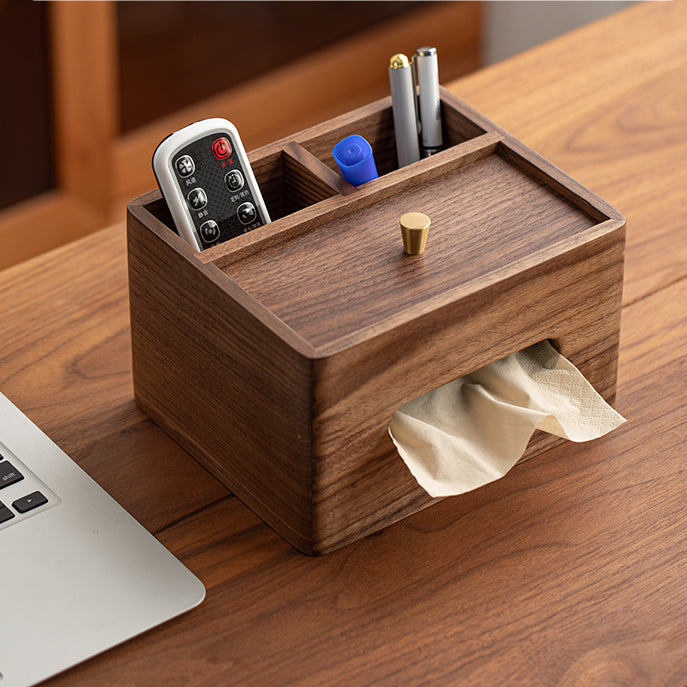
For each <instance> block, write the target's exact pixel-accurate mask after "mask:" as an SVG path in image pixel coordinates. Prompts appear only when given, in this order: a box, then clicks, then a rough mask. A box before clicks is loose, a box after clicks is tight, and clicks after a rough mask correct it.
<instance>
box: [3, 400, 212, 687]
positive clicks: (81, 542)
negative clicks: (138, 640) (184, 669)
mask: <svg viewBox="0 0 687 687" xmlns="http://www.w3.org/2000/svg"><path fill="white" fill-rule="evenodd" d="M0 454H1V456H2V457H1V458H0V589H2V604H1V610H0V619H1V620H0V687H18V686H20V685H22V686H23V685H32V684H35V683H36V682H40V681H41V680H45V679H46V678H48V677H50V676H52V675H55V674H56V673H59V672H61V671H63V670H65V669H67V668H69V667H70V666H73V665H75V664H76V663H79V662H81V661H83V660H85V659H87V658H89V657H91V656H94V655H95V654H98V653H100V652H101V651H104V650H105V649H108V648H110V647H112V646H114V645H116V644H119V643H121V642H123V641H125V640H126V639H129V638H130V637H133V636H134V635H137V634H139V633H141V632H144V631H145V630H148V629H150V628H151V627H154V626H155V625H158V624H159V623H162V622H164V621H166V620H168V619H170V618H172V617H174V616H177V615H179V614H180V613H183V612H184V611H187V610H189V609H190V608H192V607H193V606H196V605H197V604H199V603H200V602H201V601H202V600H203V598H204V597H205V588H204V587H203V585H202V584H201V582H200V580H198V579H197V578H196V577H195V576H194V575H193V574H192V573H191V572H189V570H187V569H186V568H185V567H184V566H183V565H182V564H181V563H180V562H179V561H178V560H177V559H176V558H175V557H174V556H172V554H171V553H169V551H167V549H165V548H164V547H163V546H162V545H161V544H160V543H159V542H158V541H157V539H155V537H153V536H152V535H151V534H150V533H149V532H148V531H147V530H146V529H144V528H143V527H142V526H141V525H140V524H139V523H138V522H136V520H134V518H132V517H131V516H130V515H129V514H128V513H127V512H126V511H125V510H124V509H123V508H122V507H121V506H119V505H118V504H117V502H116V501H114V500H113V499H112V498H111V497H110V496H108V494H107V493H106V492H105V491H103V490H102V489H101V488H100V487H99V486H98V485H97V484H96V483H95V482H94V481H93V480H92V479H91V478H90V477H88V476H87V475H86V473H85V472H83V471H82V470H81V469H80V468H79V467H78V466H77V465H76V463H74V461H72V460H71V459H70V458H69V457H68V456H67V455H66V454H65V453H64V452H63V451H61V450H60V449H59V448H58V447H57V446H56V445H55V444H54V443H53V442H52V441H51V440H50V439H49V438H48V437H47V436H46V435H45V434H43V432H41V431H40V430H39V429H38V428H37V427H36V425H34V424H33V423H32V422H31V421H30V420H29V419H28V418H27V417H26V416H25V415H24V414H23V413H21V412H20V411H19V410H18V409H17V408H16V407H15V406H14V405H13V404H12V403H10V401H8V400H7V398H5V396H3V395H2V394H0Z"/></svg>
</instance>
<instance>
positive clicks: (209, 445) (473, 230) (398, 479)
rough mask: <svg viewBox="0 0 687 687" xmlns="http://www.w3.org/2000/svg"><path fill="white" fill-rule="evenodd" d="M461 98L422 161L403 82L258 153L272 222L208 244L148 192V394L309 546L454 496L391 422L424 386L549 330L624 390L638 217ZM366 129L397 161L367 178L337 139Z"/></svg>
mask: <svg viewBox="0 0 687 687" xmlns="http://www.w3.org/2000/svg"><path fill="white" fill-rule="evenodd" d="M441 97H442V119H443V127H444V143H445V149H444V150H443V151H442V152H441V153H439V154H437V155H434V156H432V157H429V158H427V159H424V160H421V161H420V162H416V163H414V164H412V165H409V166H407V167H404V168H402V169H397V168H396V163H395V146H394V132H393V121H392V114H391V103H390V99H388V98H387V99H384V100H381V101H379V102H376V103H373V104H371V105H369V106H366V107H364V108H361V109H359V110H356V111H354V112H351V113H349V114H346V115H343V116H341V117H338V118H335V119H332V120H330V121H328V122H326V123H324V124H321V125H318V126H316V127H313V128H310V129H307V130H305V131H301V132H300V133H298V134H296V135H295V136H293V137H290V138H288V139H284V140H281V141H277V142H276V143H273V144H270V145H267V146H265V147H263V148H260V149H258V150H255V151H253V152H252V153H251V154H250V155H249V158H250V161H251V164H252V166H253V170H254V172H255V175H256V178H257V180H258V184H259V185H260V188H261V190H262V192H263V196H264V198H265V202H266V204H267V207H268V209H269V211H270V213H271V216H272V219H273V221H272V223H271V224H268V225H266V226H264V227H261V228H259V229H256V230H254V231H252V232H250V233H248V234H245V235H243V236H240V237H238V238H235V239H232V240H230V241H227V242H226V243H223V244H220V245H217V246H214V247H212V248H209V249H207V250H205V251H202V252H200V253H198V252H196V251H194V250H193V249H192V248H191V247H190V246H189V245H188V244H186V243H185V242H184V241H183V240H182V239H181V238H179V237H178V236H177V235H176V234H175V233H174V231H173V230H172V229H170V226H172V224H171V219H170V216H169V213H168V211H167V208H166V205H165V203H164V201H163V200H162V199H161V196H160V193H159V192H158V191H152V192H150V193H147V194H145V195H144V196H141V197H140V198H137V199H136V200H133V201H132V202H131V203H130V204H129V207H128V258H129V280H130V301H131V331H132V346H133V376H134V387H135V394H136V400H137V403H138V405H139V406H140V407H141V409H142V410H143V411H144V412H146V413H147V414H148V415H149V416H150V417H151V418H152V419H153V420H154V421H155V422H156V423H158V424H159V425H160V426H161V427H162V428H163V429H164V430H165V431H167V432H168V433H169V434H170V435H171V436H172V437H173V438H174V439H176V440H177V441H178V442H179V443H180V444H181V445H182V446H183V447H185V448H186V449H187V450H188V451H189V452H190V453H191V454H192V455H193V456H195V458H196V459H197V460H199V461H200V462H201V463H202V464H203V465H204V466H205V467H206V468H208V469H209V470H210V471H211V472H212V473H213V474H214V475H215V476H217V477H218V478H219V479H220V480H221V481H222V482H224V483H225V484H226V485H227V486H228V487H229V488H230V489H231V490H232V491H233V492H234V493H235V494H236V496H238V497H239V498H240V499H241V500H242V501H244V503H246V504H247V505H248V506H249V507H250V508H251V509H253V510H254V511H255V513H257V514H258V515H259V516H260V517H261V518H263V519H264V520H265V522H267V523H268V524H269V525H271V526H272V527H273V528H274V529H275V530H276V531H277V532H279V533H280V534H281V535H282V536H283V537H284V538H285V539H286V540H288V541H289V542H291V544H293V545H294V546H295V547H297V548H298V549H300V550H301V551H304V552H306V553H310V554H319V553H324V552H328V551H331V550H333V549H336V548H338V547H341V546H343V545H345V544H347V543H349V542H352V541H354V540H356V539H359V538H360V537H363V536H365V535H368V534H371V533H372V532H375V531H376V530H379V529H380V528H383V527H385V526H387V525H389V524H391V523H393V522H395V521H397V520H399V519H400V518H403V517H405V516H407V515H409V514H411V513H414V512H416V511H418V510H420V509H422V508H424V507H426V506H428V505H430V504H431V503H433V501H434V499H432V498H431V497H430V496H428V495H427V494H426V493H425V492H424V491H423V490H422V489H421V488H420V487H419V486H418V485H417V483H416V482H415V480H414V479H413V477H412V476H411V474H410V472H409V471H408V470H407V468H406V467H405V465H404V463H403V462H402V460H401V459H400V458H399V456H398V454H397V453H396V451H395V448H394V446H393V444H392V442H391V440H390V438H389V436H388V434H387V428H388V424H389V420H390V418H391V416H392V414H393V413H394V412H395V411H396V410H397V409H398V408H399V407H400V406H401V405H403V404H404V403H405V402H406V401H408V400H410V399H412V398H415V397H416V396H419V395H421V394H424V393H426V392H427V391H430V390H431V389H434V388H436V387H438V386H440V385H442V384H445V383H446V382H449V381H451V380H452V379H455V378H457V377H460V376H463V375H465V374H467V373H469V372H472V371H474V370H476V369H478V368H480V367H482V366H484V365H486V364H488V363H491V362H493V361H495V360H498V359H500V358H503V357H504V356H506V355H509V354H510V353H513V352H515V351H518V350H521V349H523V348H525V347H527V346H529V345H530V344H533V343H536V342H538V341H541V340H544V339H548V340H551V341H552V342H553V343H554V344H555V345H556V347H557V348H558V349H559V350H560V352H561V353H562V354H563V355H565V356H566V357H567V358H568V359H569V360H571V361H572V362H573V363H574V364H575V365H576V366H577V367H578V368H579V369H580V371H581V372H582V373H583V374H584V375H585V376H586V377H587V379H588V380H589V381H590V382H591V383H592V384H593V385H594V387H595V388H596V389H597V390H598V391H599V392H600V393H601V394H602V395H603V396H604V398H606V400H608V401H609V402H610V401H613V399H614V395H615V385H616V376H617V360H618V345H619V333H620V308H621V297H622V282H623V258H624V246H625V220H624V218H623V217H622V215H620V214H619V213H618V212H617V211H616V210H614V209H613V208H612V207H610V206H609V205H608V204H606V203H605V202H604V201H602V200H601V199H600V198H598V197H597V196H595V195H594V194H593V193H591V192H590V191H588V190H587V189H585V188H584V187H582V186H581V185H580V184H578V183H577V182H575V181H574V180H572V179H571V178H569V177H568V176H566V175H565V174H564V173H562V172H561V171H560V170H559V169H557V168H556V167H554V166H553V165H551V164H550V163H549V162H547V161H546V160H544V159H542V158H541V157H540V156H538V155H537V154H536V153H534V152H533V151H532V150H530V149H529V148H528V147H527V146H525V145H523V144H522V143H520V142H519V141H517V140H515V139H514V138H513V137H512V136H510V135H509V134H508V133H507V132H505V131H503V130H502V129H501V128H499V127H498V126H496V125H495V124H493V123H492V122H490V121H489V120H488V119H486V118H485V117H483V116H482V115H481V114H479V113H478V112H476V111H475V110H474V109H472V108H470V107H469V106H468V105H466V104H465V103H464V102H462V101H461V100H460V99H458V98H456V97H455V96H453V95H452V94H451V93H450V92H448V91H447V90H445V89H442V96H441ZM353 133H357V134H360V135H362V136H364V137H365V138H367V140H368V141H369V142H370V143H371V145H372V148H373V150H374V154H375V159H376V162H377V168H378V170H379V173H380V177H379V178H378V179H375V180H373V181H370V182H368V183H367V184H364V185H363V186H360V187H358V188H354V187H352V186H349V185H348V184H347V183H345V182H344V181H343V180H342V179H341V177H340V176H339V174H338V171H337V169H336V165H335V163H334V160H333V158H332V155H331V149H332V147H333V146H334V144H335V143H337V142H338V141H339V140H341V139H342V138H344V137H345V136H347V135H349V134H353ZM408 211H419V212H423V213H425V214H426V215H428V216H429V217H430V218H431V220H432V226H431V228H430V234H429V239H428V242H427V249H426V251H425V252H424V253H423V254H422V255H419V256H409V255H406V254H405V253H404V252H403V249H402V243H401V233H400V229H399V224H398V219H399V217H400V216H401V215H402V214H404V213H405V212H408ZM559 441H560V440H558V439H555V438H553V437H550V436H548V435H544V434H540V433H537V434H535V436H534V437H533V439H532V441H531V442H530V445H529V447H528V449H527V452H526V453H525V456H524V457H523V458H528V457H531V456H533V455H535V454H538V453H540V452H541V451H543V450H545V449H547V448H550V447H551V446H552V445H554V444H555V443H558V442H559Z"/></svg>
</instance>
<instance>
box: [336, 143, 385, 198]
mask: <svg viewBox="0 0 687 687" xmlns="http://www.w3.org/2000/svg"><path fill="white" fill-rule="evenodd" d="M332 155H333V156H334V160H335V161H336V164H337V165H338V167H339V170H340V171H341V176H343V178H344V179H345V180H346V181H347V182H348V183H349V184H353V186H360V184H364V183H365V182H366V181H370V180H371V179H376V178H377V177H378V176H379V174H377V167H376V166H375V160H374V157H373V156H372V146H370V144H369V143H368V142H367V141H366V140H365V139H364V138H363V137H362V136H358V134H353V135H352V136H347V137H346V138H344V139H343V140H342V141H339V142H338V143H337V144H336V145H335V146H334V148H333V150H332Z"/></svg>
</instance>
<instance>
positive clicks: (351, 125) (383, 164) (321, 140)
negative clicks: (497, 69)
mask: <svg viewBox="0 0 687 687" xmlns="http://www.w3.org/2000/svg"><path fill="white" fill-rule="evenodd" d="M447 97H448V96H447V95H446V93H444V98H443V99H442V102H441V122H442V137H443V143H444V149H445V150H448V149H450V148H452V147H453V146H455V145H458V144H459V143H463V142H465V141H469V140H470V139H473V138H476V137H477V136H480V135H481V134H483V133H485V130H484V129H483V128H482V127H480V126H478V125H477V124H476V123H475V122H474V121H472V120H470V119H468V118H467V117H466V116H465V115H463V114H462V113H461V112H459V111H458V110H456V109H455V108H454V107H451V104H450V102H449V103H447V101H446V98H447ZM375 105H376V107H375V108H374V109H366V110H358V111H357V114H358V116H355V113H354V116H351V115H350V114H349V115H343V116H342V117H339V118H337V119H335V120H333V121H332V122H331V123H330V126H328V127H327V129H326V130H325V131H323V132H322V133H319V134H315V135H314V136H312V137H311V138H304V139H303V140H301V141H300V143H301V145H302V146H303V147H304V148H305V149H306V150H307V151H308V152H310V153H311V154H312V155H314V156H315V157H317V158H318V159H319V160H321V161H322V162H324V163H325V164H326V165H327V166H328V167H330V168H331V169H332V170H334V171H335V172H337V173H338V168H337V166H336V162H335V161H334V157H333V156H332V148H333V147H334V146H335V145H336V144H337V143H338V142H339V141H341V140H342V139H344V138H346V137H347V136H351V135H353V134H358V135H359V136H362V137H363V138H365V139H366V140H367V142H368V143H369V144H370V146H371V147H372V152H373V155H374V158H375V164H376V167H377V172H378V173H379V175H380V176H381V175H383V174H388V173H389V172H392V171H394V170H396V169H398V164H397V160H396V139H395V133H394V121H393V114H392V111H391V99H390V98H386V99H384V100H380V101H379V102H378V103H376V104H375Z"/></svg>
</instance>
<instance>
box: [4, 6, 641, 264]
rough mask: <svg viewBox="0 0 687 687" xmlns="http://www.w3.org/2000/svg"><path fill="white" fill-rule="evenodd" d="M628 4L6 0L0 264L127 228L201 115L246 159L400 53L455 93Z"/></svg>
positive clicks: (362, 98) (362, 84)
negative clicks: (173, 146)
mask: <svg viewBox="0 0 687 687" xmlns="http://www.w3.org/2000/svg"><path fill="white" fill-rule="evenodd" d="M627 4H628V3H627V2H621V1H617V2H616V1H609V2H604V1H600V0H599V1H595V0H590V1H587V2H569V1H567V0H562V1H558V2H555V1H554V2H547V1H542V2H517V1H512V2H508V1H502V2H429V1H423V2H416V1H413V0H404V1H402V2H389V1H383V2H365V1H355V2H348V1H344V0H342V1H341V2H288V1H277V2H262V1H249V2H195V1H183V0H180V1H177V2H164V1H161V2H160V1H158V2H147V1H136V2H98V1H92V2H29V1H28V0H0V58H1V59H0V93H1V94H2V96H1V97H2V101H1V102H2V110H1V114H0V122H1V123H2V127H1V128H0V145H1V147H0V150H1V151H2V159H1V162H0V170H1V177H0V178H1V180H2V183H0V269H2V268H4V267H7V266H9V265H12V264H14V263H16V262H19V261H21V260H25V259H27V258H29V257H31V256H33V255H36V254H39V253H41V252H43V251H45V250H49V249H51V248H54V247H56V246H59V245H61V244H63V243H66V242H68V241H70V240H73V239H75V238H78V237H80V236H84V235H85V234H87V233H90V232H93V231H96V230H98V229H101V228H103V227H105V226H108V225H109V224H112V223H113V222H118V221H123V219H124V215H125V209H126V203H127V202H128V201H129V200H130V199H132V198H134V197H136V196H138V195H140V194H141V193H144V192H146V191H148V190H151V189H152V188H154V187H155V179H154V177H153V175H152V172H151V167H150V160H151V156H152V153H153V150H154V149H155V147H156V145H157V144H158V143H159V141H160V140H162V139H163V138H164V137H165V136H166V135H167V134H169V133H171V132H172V131H173V130H175V129H178V128H180V127H182V126H184V125H186V124H188V123H190V122H192V121H194V120H197V119H202V118H204V117H210V116H223V117H226V118H228V119H230V120H231V121H233V122H234V124H236V125H237V127H238V129H239V132H240V133H241V137H242V139H243V142H244V144H245V147H246V149H247V150H249V151H250V150H251V149H253V148H256V147H259V146H260V145H263V144H265V143H268V142H269V141H273V140H275V139H278V138H281V137H283V136H286V135H289V134H291V133H294V132H296V131H299V130H300V129H302V128H304V127H306V126H309V125H312V124H316V123H318V122H321V121H324V120H326V119H328V118H330V117H333V116H335V115H337V114H342V113H344V112H347V111H348V110H351V109H353V108H355V107H358V106H360V105H364V104H366V103H368V102H371V101H373V100H376V99H378V98H382V97H384V96H386V95H388V93H389V86H388V77H387V65H388V60H389V57H390V56H391V55H392V54H394V53H396V52H405V53H406V54H412V53H414V52H415V50H416V48H418V47H420V46H421V45H434V46H436V47H437V50H438V54H439V70H440V80H441V82H442V83H449V82H451V81H453V80H455V79H457V78H459V77H460V76H462V75H465V74H468V73H470V72H471V71H473V70H475V69H478V68H480V67H482V66H486V65H488V64H491V63H493V62H497V61H499V60H503V59H507V58H508V57H510V56H512V55H514V54H517V53H518V52H520V51H522V50H525V49H527V48H528V47H531V46H533V45H536V44H537V43H540V42H543V41H545V40H548V39H550V38H553V37H554V36H556V35H559V34H561V33H564V32H567V31H569V30H571V29H573V28H576V27H577V26H581V25H583V24H585V23H588V22H590V21H593V20H594V19H597V18H599V17H601V16H604V15H606V14H609V13H611V12H615V11H617V10H618V9H620V8H622V7H624V6H625V5H627Z"/></svg>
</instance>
